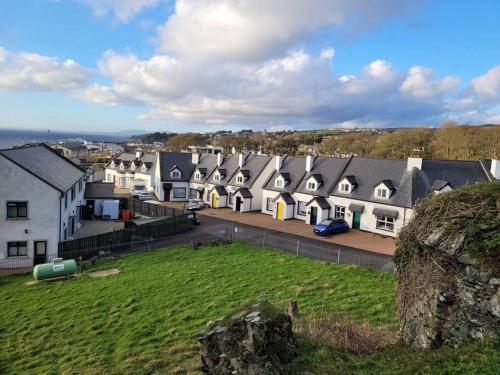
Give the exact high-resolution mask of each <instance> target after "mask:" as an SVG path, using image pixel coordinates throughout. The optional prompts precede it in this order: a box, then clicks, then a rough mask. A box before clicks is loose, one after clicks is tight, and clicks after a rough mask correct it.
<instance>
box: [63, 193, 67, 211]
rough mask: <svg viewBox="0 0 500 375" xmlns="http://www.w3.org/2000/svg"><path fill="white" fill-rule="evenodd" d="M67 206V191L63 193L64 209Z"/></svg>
mask: <svg viewBox="0 0 500 375" xmlns="http://www.w3.org/2000/svg"><path fill="white" fill-rule="evenodd" d="M67 208H68V193H66V194H64V209H65V210H66V209H67Z"/></svg>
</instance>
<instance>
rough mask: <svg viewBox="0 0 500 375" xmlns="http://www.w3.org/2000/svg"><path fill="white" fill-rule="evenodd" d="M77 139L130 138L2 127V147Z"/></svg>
mask: <svg viewBox="0 0 500 375" xmlns="http://www.w3.org/2000/svg"><path fill="white" fill-rule="evenodd" d="M76 139H81V140H87V141H101V142H124V141H127V140H128V139H127V138H126V137H119V136H115V135H109V134H102V133H101V134H99V133H95V134H92V133H84V132H82V133H77V132H63V131H50V130H45V131H41V130H15V129H0V149H5V148H10V147H15V146H21V145H23V144H27V143H41V142H45V143H56V142H59V141H67V140H76Z"/></svg>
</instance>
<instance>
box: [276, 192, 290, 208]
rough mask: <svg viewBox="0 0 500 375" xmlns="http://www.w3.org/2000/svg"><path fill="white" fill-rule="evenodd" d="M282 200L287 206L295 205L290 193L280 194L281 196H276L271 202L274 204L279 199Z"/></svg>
mask: <svg viewBox="0 0 500 375" xmlns="http://www.w3.org/2000/svg"><path fill="white" fill-rule="evenodd" d="M280 197H281V198H283V200H284V201H285V203H286V204H287V205H288V204H295V199H293V197H292V196H291V194H290V193H281V194H278V195H277V196H276V197H275V198H274V199H273V202H276V201H277V200H278V199H279V198H280Z"/></svg>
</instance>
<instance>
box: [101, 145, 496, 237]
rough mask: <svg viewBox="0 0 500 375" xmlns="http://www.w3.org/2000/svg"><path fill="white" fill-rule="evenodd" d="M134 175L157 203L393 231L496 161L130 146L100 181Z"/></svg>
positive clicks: (482, 177) (485, 175)
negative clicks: (418, 206) (420, 206)
mask: <svg viewBox="0 0 500 375" xmlns="http://www.w3.org/2000/svg"><path fill="white" fill-rule="evenodd" d="M136 179H143V180H145V181H147V187H148V189H149V190H150V191H153V192H154V194H155V196H156V197H157V199H158V200H159V201H187V200H188V199H202V200H203V201H204V202H205V203H206V204H207V205H209V206H210V207H212V208H214V209H217V208H222V207H230V208H232V210H233V211H235V212H240V213H244V212H249V211H260V212H262V213H263V214H267V215H272V217H273V218H274V219H276V220H287V219H292V218H293V219H300V220H304V221H305V222H306V223H307V224H315V223H318V222H320V221H322V220H324V219H326V218H329V217H330V218H333V217H336V218H344V219H345V220H346V221H347V223H348V224H349V225H350V226H351V227H352V228H357V229H361V230H364V231H369V232H374V233H379V234H384V235H388V236H396V235H397V234H398V232H399V230H400V229H401V227H403V226H404V225H405V223H407V222H408V220H409V219H410V218H411V216H412V214H413V207H414V206H415V203H416V202H417V201H418V200H419V199H422V198H424V197H427V196H429V195H431V194H437V193H441V192H446V191H449V190H451V189H454V188H457V187H460V186H464V185H469V184H474V183H478V182H482V181H493V180H495V179H500V162H499V161H498V160H480V161H447V160H446V161H445V160H427V159H420V158H409V159H407V160H391V159H373V158H363V157H356V156H353V157H349V158H336V157H327V156H307V157H293V156H266V155H258V154H252V153H250V154H229V155H223V154H220V153H219V154H215V155H214V154H197V153H187V152H160V153H157V154H156V155H146V154H142V152H141V151H138V152H137V153H136V154H121V155H119V156H118V157H116V158H115V159H114V160H113V161H112V163H111V164H110V165H109V166H108V168H107V169H106V180H107V181H110V182H114V183H115V185H117V186H119V187H129V186H130V185H131V184H132V183H133V181H134V180H136Z"/></svg>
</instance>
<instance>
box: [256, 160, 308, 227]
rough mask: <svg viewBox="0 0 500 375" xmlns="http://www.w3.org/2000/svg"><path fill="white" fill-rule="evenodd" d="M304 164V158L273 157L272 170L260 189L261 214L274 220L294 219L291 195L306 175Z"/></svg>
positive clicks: (293, 204) (293, 203)
mask: <svg viewBox="0 0 500 375" xmlns="http://www.w3.org/2000/svg"><path fill="white" fill-rule="evenodd" d="M305 162H306V159H305V158H299V157H294V156H285V157H283V156H279V155H277V156H275V157H274V163H273V164H274V170H273V171H272V173H271V175H270V176H269V177H268V179H267V181H266V182H265V183H264V185H263V187H262V208H261V211H262V213H264V214H268V215H272V216H273V218H275V219H276V220H287V219H292V218H294V216H295V200H294V199H293V196H292V194H293V192H294V191H295V190H296V188H297V186H298V185H299V183H300V182H301V181H302V179H303V178H304V175H305V174H306V169H305Z"/></svg>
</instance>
